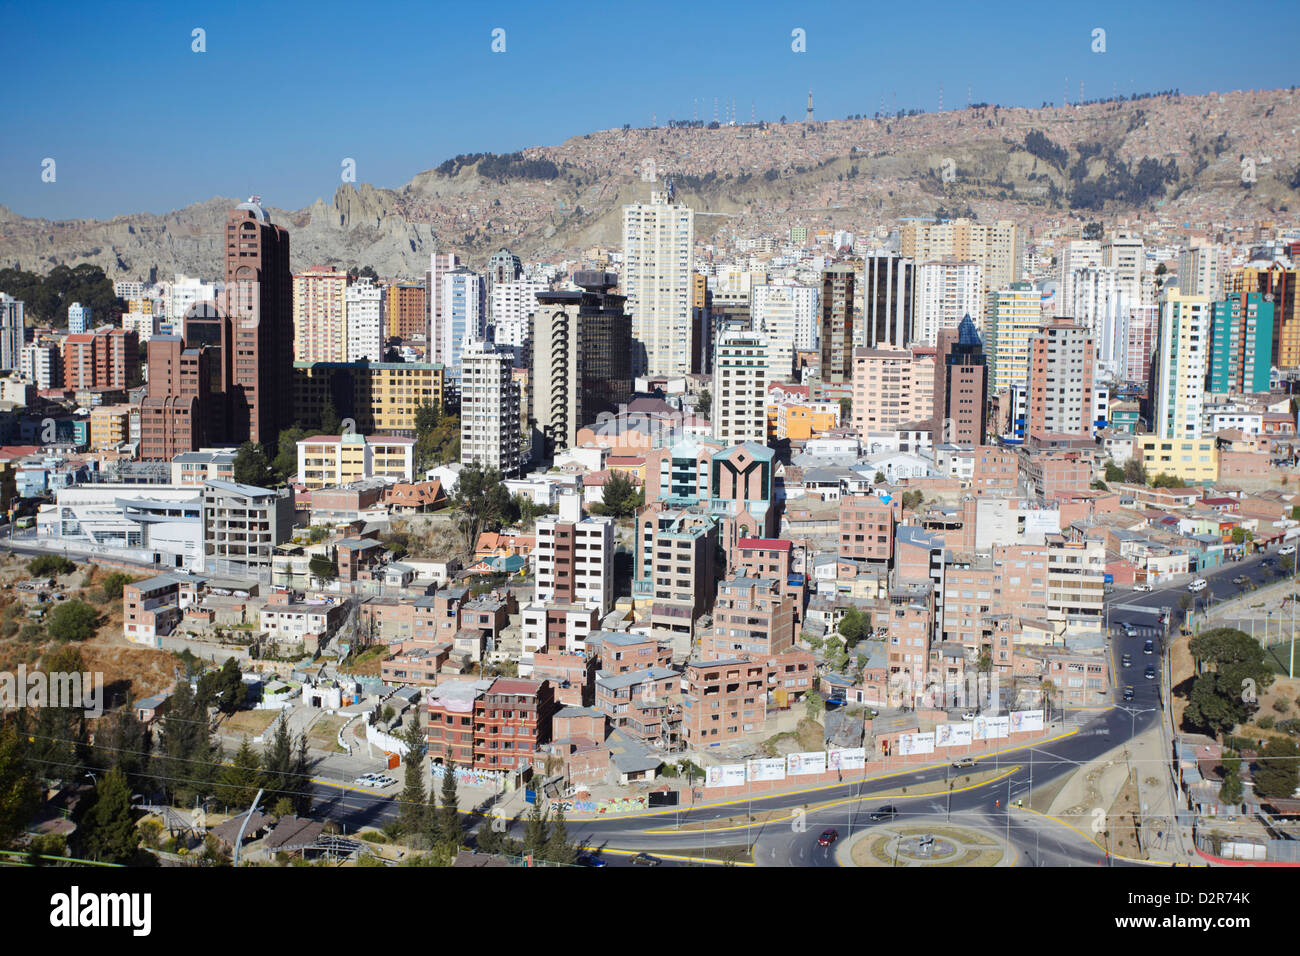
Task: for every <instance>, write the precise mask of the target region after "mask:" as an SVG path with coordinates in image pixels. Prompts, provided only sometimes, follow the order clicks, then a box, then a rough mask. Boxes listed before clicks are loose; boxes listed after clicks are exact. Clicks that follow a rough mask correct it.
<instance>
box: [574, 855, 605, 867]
mask: <svg viewBox="0 0 1300 956" xmlns="http://www.w3.org/2000/svg"><path fill="white" fill-rule="evenodd" d="M578 863H579V864H580V865H581V866H604V865H605V860H604V858H603V857H601V855H600V854H599V853H584V854H582V856H580V857H578Z"/></svg>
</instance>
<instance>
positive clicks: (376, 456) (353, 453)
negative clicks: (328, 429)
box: [298, 433, 415, 489]
mask: <svg viewBox="0 0 1300 956" xmlns="http://www.w3.org/2000/svg"><path fill="white" fill-rule="evenodd" d="M414 452H415V439H413V438H401V437H392V436H383V435H370V436H367V435H359V434H356V433H350V434H345V435H312V436H310V437H308V438H304V439H302V440H301V441H300V442H298V480H299V481H300V482H302V483H303V484H304V485H306V486H307V488H308V489H316V488H333V487H337V486H339V485H348V484H351V483H352V482H354V481H361V480H363V479H365V478H387V479H390V480H392V481H407V482H409V481H411V480H412V475H413V471H414Z"/></svg>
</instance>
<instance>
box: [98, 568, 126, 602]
mask: <svg viewBox="0 0 1300 956" xmlns="http://www.w3.org/2000/svg"><path fill="white" fill-rule="evenodd" d="M134 580H135V578H133V577H131V575H129V574H123V573H122V572H121V571H114V572H112V573H111V574H109V575H108V576H107V577H105V578H104V583H103V584H101V585H100V587H101V588H102V589H103V591H104V597H106V598H108V599H109V600H110V601H116V600H117V599H118V598H120V597H121V596H122V590H123V589H124V588H125V587H126V586H127V585H128V584H130V583H131V582H132V581H134Z"/></svg>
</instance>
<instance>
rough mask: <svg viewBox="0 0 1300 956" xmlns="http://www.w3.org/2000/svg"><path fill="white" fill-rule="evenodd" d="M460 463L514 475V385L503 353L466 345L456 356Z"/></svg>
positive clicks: (476, 344)
mask: <svg viewBox="0 0 1300 956" xmlns="http://www.w3.org/2000/svg"><path fill="white" fill-rule="evenodd" d="M460 360H461V383H460V460H461V462H462V463H464V464H470V463H473V462H477V463H478V464H479V465H481V466H483V467H484V468H495V469H497V470H498V471H500V472H501V474H502V475H503V476H505V477H513V476H515V475H518V474H519V467H520V463H521V460H520V445H521V441H520V435H519V430H520V429H519V386H518V384H517V383H516V382H515V381H514V380H513V376H512V374H511V372H512V369H513V368H514V361H513V358H512V356H511V354H510V352H509V350H506V349H497V348H495V347H494V346H492V345H491V344H489V343H485V342H471V343H470V345H469V346H468V348H466V350H465V351H464V352H463V353H461V356H460Z"/></svg>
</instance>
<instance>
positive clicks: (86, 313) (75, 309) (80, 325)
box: [68, 302, 92, 335]
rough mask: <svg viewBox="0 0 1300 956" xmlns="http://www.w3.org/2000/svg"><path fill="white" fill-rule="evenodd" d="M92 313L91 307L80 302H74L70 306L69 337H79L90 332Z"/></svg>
mask: <svg viewBox="0 0 1300 956" xmlns="http://www.w3.org/2000/svg"><path fill="white" fill-rule="evenodd" d="M91 311H92V310H91V308H90V306H88V305H82V304H81V303H80V302H74V303H72V305H70V306H68V334H69V335H79V334H81V333H83V332H89V331H90V325H91Z"/></svg>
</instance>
